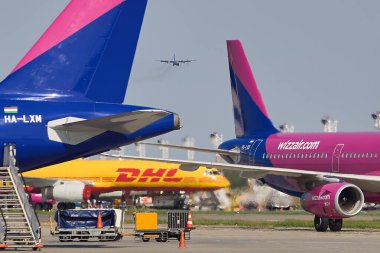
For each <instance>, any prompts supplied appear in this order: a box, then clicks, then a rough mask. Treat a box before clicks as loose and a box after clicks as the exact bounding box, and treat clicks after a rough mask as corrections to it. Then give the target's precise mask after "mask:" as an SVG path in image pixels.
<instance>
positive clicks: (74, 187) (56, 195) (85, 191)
mask: <svg viewBox="0 0 380 253" xmlns="http://www.w3.org/2000/svg"><path fill="white" fill-rule="evenodd" d="M42 194H43V195H44V197H45V198H46V199H51V198H52V199H55V200H56V201H58V202H84V201H87V200H88V199H89V198H90V197H91V186H89V185H86V184H84V183H82V182H78V181H58V182H56V183H55V184H54V186H53V187H49V188H45V189H43V190H42Z"/></svg>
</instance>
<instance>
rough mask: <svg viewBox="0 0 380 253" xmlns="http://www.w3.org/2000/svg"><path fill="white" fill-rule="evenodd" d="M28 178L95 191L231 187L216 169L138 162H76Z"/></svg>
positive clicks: (38, 170) (57, 166)
mask: <svg viewBox="0 0 380 253" xmlns="http://www.w3.org/2000/svg"><path fill="white" fill-rule="evenodd" d="M23 176H24V177H37V178H54V179H66V180H79V181H87V182H93V183H94V189H95V190H96V189H98V190H99V191H103V190H105V188H112V189H120V190H123V189H124V190H140V189H141V190H171V189H172V190H179V189H181V190H185V191H186V190H189V191H195V190H196V191H205V190H213V189H220V188H226V187H229V186H230V183H229V181H228V179H226V178H225V177H224V176H223V175H220V173H219V172H218V170H216V169H207V168H205V167H200V168H198V169H197V170H196V171H192V172H189V171H182V170H180V169H179V165H177V164H172V163H161V162H149V161H136V160H74V161H69V162H65V163H60V164H56V165H52V166H48V167H44V168H41V169H37V170H33V171H29V172H25V173H23Z"/></svg>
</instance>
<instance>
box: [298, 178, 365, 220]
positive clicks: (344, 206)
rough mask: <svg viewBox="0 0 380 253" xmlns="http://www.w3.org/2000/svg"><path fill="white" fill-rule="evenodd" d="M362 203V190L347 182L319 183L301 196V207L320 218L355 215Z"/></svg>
mask: <svg viewBox="0 0 380 253" xmlns="http://www.w3.org/2000/svg"><path fill="white" fill-rule="evenodd" d="M363 204H364V195H363V192H362V191H361V190H360V188H359V187H357V186H356V185H353V184H349V183H330V184H325V185H321V186H318V187H316V188H314V189H313V190H311V191H310V192H306V193H304V194H303V195H302V196H301V205H302V207H303V209H305V210H306V211H308V212H310V213H313V214H315V215H316V216H319V217H322V218H330V219H341V218H348V217H352V216H355V215H357V214H358V213H359V212H360V211H361V210H362V208H363Z"/></svg>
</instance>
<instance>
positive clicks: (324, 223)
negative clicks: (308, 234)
mask: <svg viewBox="0 0 380 253" xmlns="http://www.w3.org/2000/svg"><path fill="white" fill-rule="evenodd" d="M314 227H315V230H317V231H318V232H326V231H327V229H328V228H329V219H327V218H321V217H319V216H315V217H314Z"/></svg>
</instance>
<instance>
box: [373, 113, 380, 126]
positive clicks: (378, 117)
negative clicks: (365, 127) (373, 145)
mask: <svg viewBox="0 0 380 253" xmlns="http://www.w3.org/2000/svg"><path fill="white" fill-rule="evenodd" d="M371 116H372V119H374V121H375V128H376V129H380V111H377V112H375V113H372V114H371Z"/></svg>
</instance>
